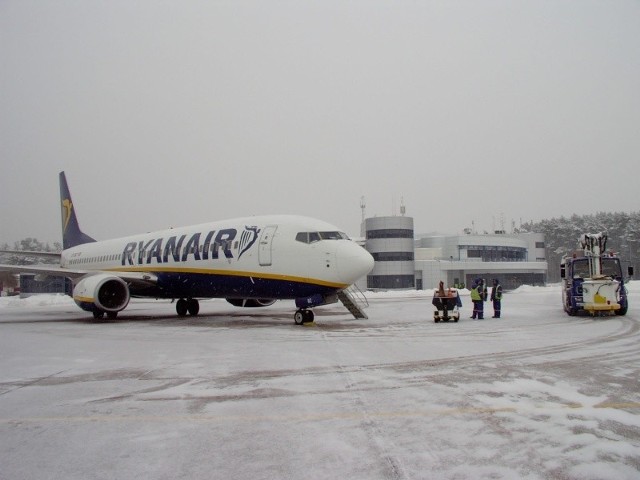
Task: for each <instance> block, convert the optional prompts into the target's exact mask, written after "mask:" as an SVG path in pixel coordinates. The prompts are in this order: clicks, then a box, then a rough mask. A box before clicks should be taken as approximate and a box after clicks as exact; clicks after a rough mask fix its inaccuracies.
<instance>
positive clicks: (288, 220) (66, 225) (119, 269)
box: [0, 172, 374, 325]
mask: <svg viewBox="0 0 640 480" xmlns="http://www.w3.org/2000/svg"><path fill="white" fill-rule="evenodd" d="M59 180H60V200H61V202H62V240H63V250H62V252H61V253H60V254H58V255H59V257H60V266H59V267H52V266H18V265H0V271H8V272H13V273H19V272H23V273H35V274H38V275H54V276H64V277H67V278H70V279H71V280H72V282H73V299H74V301H75V303H76V304H77V305H78V306H79V307H80V308H81V309H83V310H85V311H87V312H91V313H92V314H93V317H94V318H96V319H100V318H103V317H104V316H105V315H106V316H107V318H109V319H114V318H116V317H117V315H118V313H119V312H120V311H122V310H124V309H125V308H126V307H127V305H128V304H129V300H130V299H131V298H155V299H172V300H176V302H175V307H176V313H177V314H178V315H179V316H181V317H182V316H186V315H187V314H189V315H197V314H198V313H199V310H200V306H199V302H198V299H205V298H224V299H226V300H227V301H228V302H229V303H231V304H232V305H234V306H238V307H264V306H268V305H271V304H273V303H274V302H275V301H276V300H295V303H296V307H297V308H298V310H297V311H296V312H295V314H294V322H295V323H296V324H298V325H300V324H303V323H307V322H312V321H313V319H314V314H313V311H312V310H311V308H313V307H317V306H320V305H325V304H327V303H334V302H337V298H338V296H339V295H340V293H344V292H345V291H346V289H347V288H348V287H350V286H351V285H352V284H353V283H355V282H356V280H358V279H359V278H361V277H362V276H364V275H366V274H367V273H369V272H370V271H371V270H372V268H373V262H374V261H373V257H372V256H371V254H370V253H369V252H367V251H366V250H365V249H364V248H363V247H361V246H360V245H358V244H357V243H355V242H354V241H352V240H350V239H349V237H348V236H347V235H346V234H345V233H343V232H341V231H340V229H338V228H337V227H335V226H333V225H331V224H329V223H326V222H323V221H321V220H316V219H314V218H309V217H304V216H294V215H272V216H253V217H245V218H236V219H230V220H224V221H217V222H212V223H203V224H199V225H191V226H186V227H181V228H171V229H168V230H161V231H156V232H150V233H142V234H139V235H132V236H128V237H123V238H116V239H112V240H103V241H96V240H95V239H93V238H92V237H90V236H88V235H86V234H85V233H84V232H83V231H82V230H81V229H80V225H79V223H78V219H77V217H76V211H75V208H74V204H73V202H72V200H71V193H70V191H69V187H68V185H67V180H66V176H65V173H64V172H60V174H59ZM14 253H15V252H14ZM21 253H29V254H34V255H36V254H37V253H38V252H21ZM46 255H47V256H51V254H50V253H49V254H46ZM345 305H346V303H345Z"/></svg>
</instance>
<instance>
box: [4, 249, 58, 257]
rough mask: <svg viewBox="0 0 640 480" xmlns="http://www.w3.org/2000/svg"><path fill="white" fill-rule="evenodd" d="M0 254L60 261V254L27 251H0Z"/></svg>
mask: <svg viewBox="0 0 640 480" xmlns="http://www.w3.org/2000/svg"><path fill="white" fill-rule="evenodd" d="M0 253H6V254H9V255H22V256H23V257H42V258H56V259H60V255H61V254H60V252H34V251H29V250H0Z"/></svg>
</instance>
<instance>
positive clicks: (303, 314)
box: [293, 309, 313, 325]
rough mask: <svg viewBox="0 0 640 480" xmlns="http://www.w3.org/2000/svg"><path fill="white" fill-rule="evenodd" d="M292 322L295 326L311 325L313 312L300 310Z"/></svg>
mask: <svg viewBox="0 0 640 480" xmlns="http://www.w3.org/2000/svg"><path fill="white" fill-rule="evenodd" d="M293 321H294V322H295V324H296V325H302V324H303V323H311V322H313V312H312V311H311V310H303V309H300V310H298V311H297V312H296V313H295V314H294V315H293Z"/></svg>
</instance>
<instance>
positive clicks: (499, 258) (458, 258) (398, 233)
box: [362, 215, 548, 290]
mask: <svg viewBox="0 0 640 480" xmlns="http://www.w3.org/2000/svg"><path fill="white" fill-rule="evenodd" d="M362 233H363V237H364V238H365V248H366V249H367V250H368V251H369V253H371V255H372V256H373V258H374V260H375V264H374V267H373V270H372V271H371V272H370V273H369V275H368V276H367V284H366V288H368V289H369V290H390V289H416V290H423V289H432V288H437V287H438V284H439V282H440V281H442V282H444V284H445V285H447V286H458V287H463V286H467V285H471V284H472V283H473V279H475V278H478V277H480V278H484V279H485V280H486V281H487V282H488V283H489V284H490V282H491V280H492V279H494V278H497V279H499V280H500V282H501V284H502V285H503V287H504V288H505V289H513V288H517V287H519V286H520V285H544V284H545V283H546V280H547V268H548V265H547V260H546V256H545V244H544V235H543V234H539V233H512V234H507V233H505V232H504V231H497V232H494V233H493V234H477V233H473V232H471V231H470V230H467V231H465V233H464V234H462V235H421V236H420V238H415V234H414V228H413V218H411V217H406V216H404V215H401V216H388V217H372V218H366V219H364V220H363V232H362Z"/></svg>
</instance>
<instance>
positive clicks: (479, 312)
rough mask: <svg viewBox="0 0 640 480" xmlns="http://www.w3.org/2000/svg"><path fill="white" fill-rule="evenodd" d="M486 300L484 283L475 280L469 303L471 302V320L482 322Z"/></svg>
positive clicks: (480, 280)
mask: <svg viewBox="0 0 640 480" xmlns="http://www.w3.org/2000/svg"><path fill="white" fill-rule="evenodd" d="M486 299H487V291H486V289H485V288H484V282H483V281H482V279H481V278H476V279H475V281H474V283H473V288H472V289H471V301H472V302H473V314H472V315H471V318H473V319H474V320H475V319H476V318H477V319H478V320H484V302H485V300H486Z"/></svg>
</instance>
